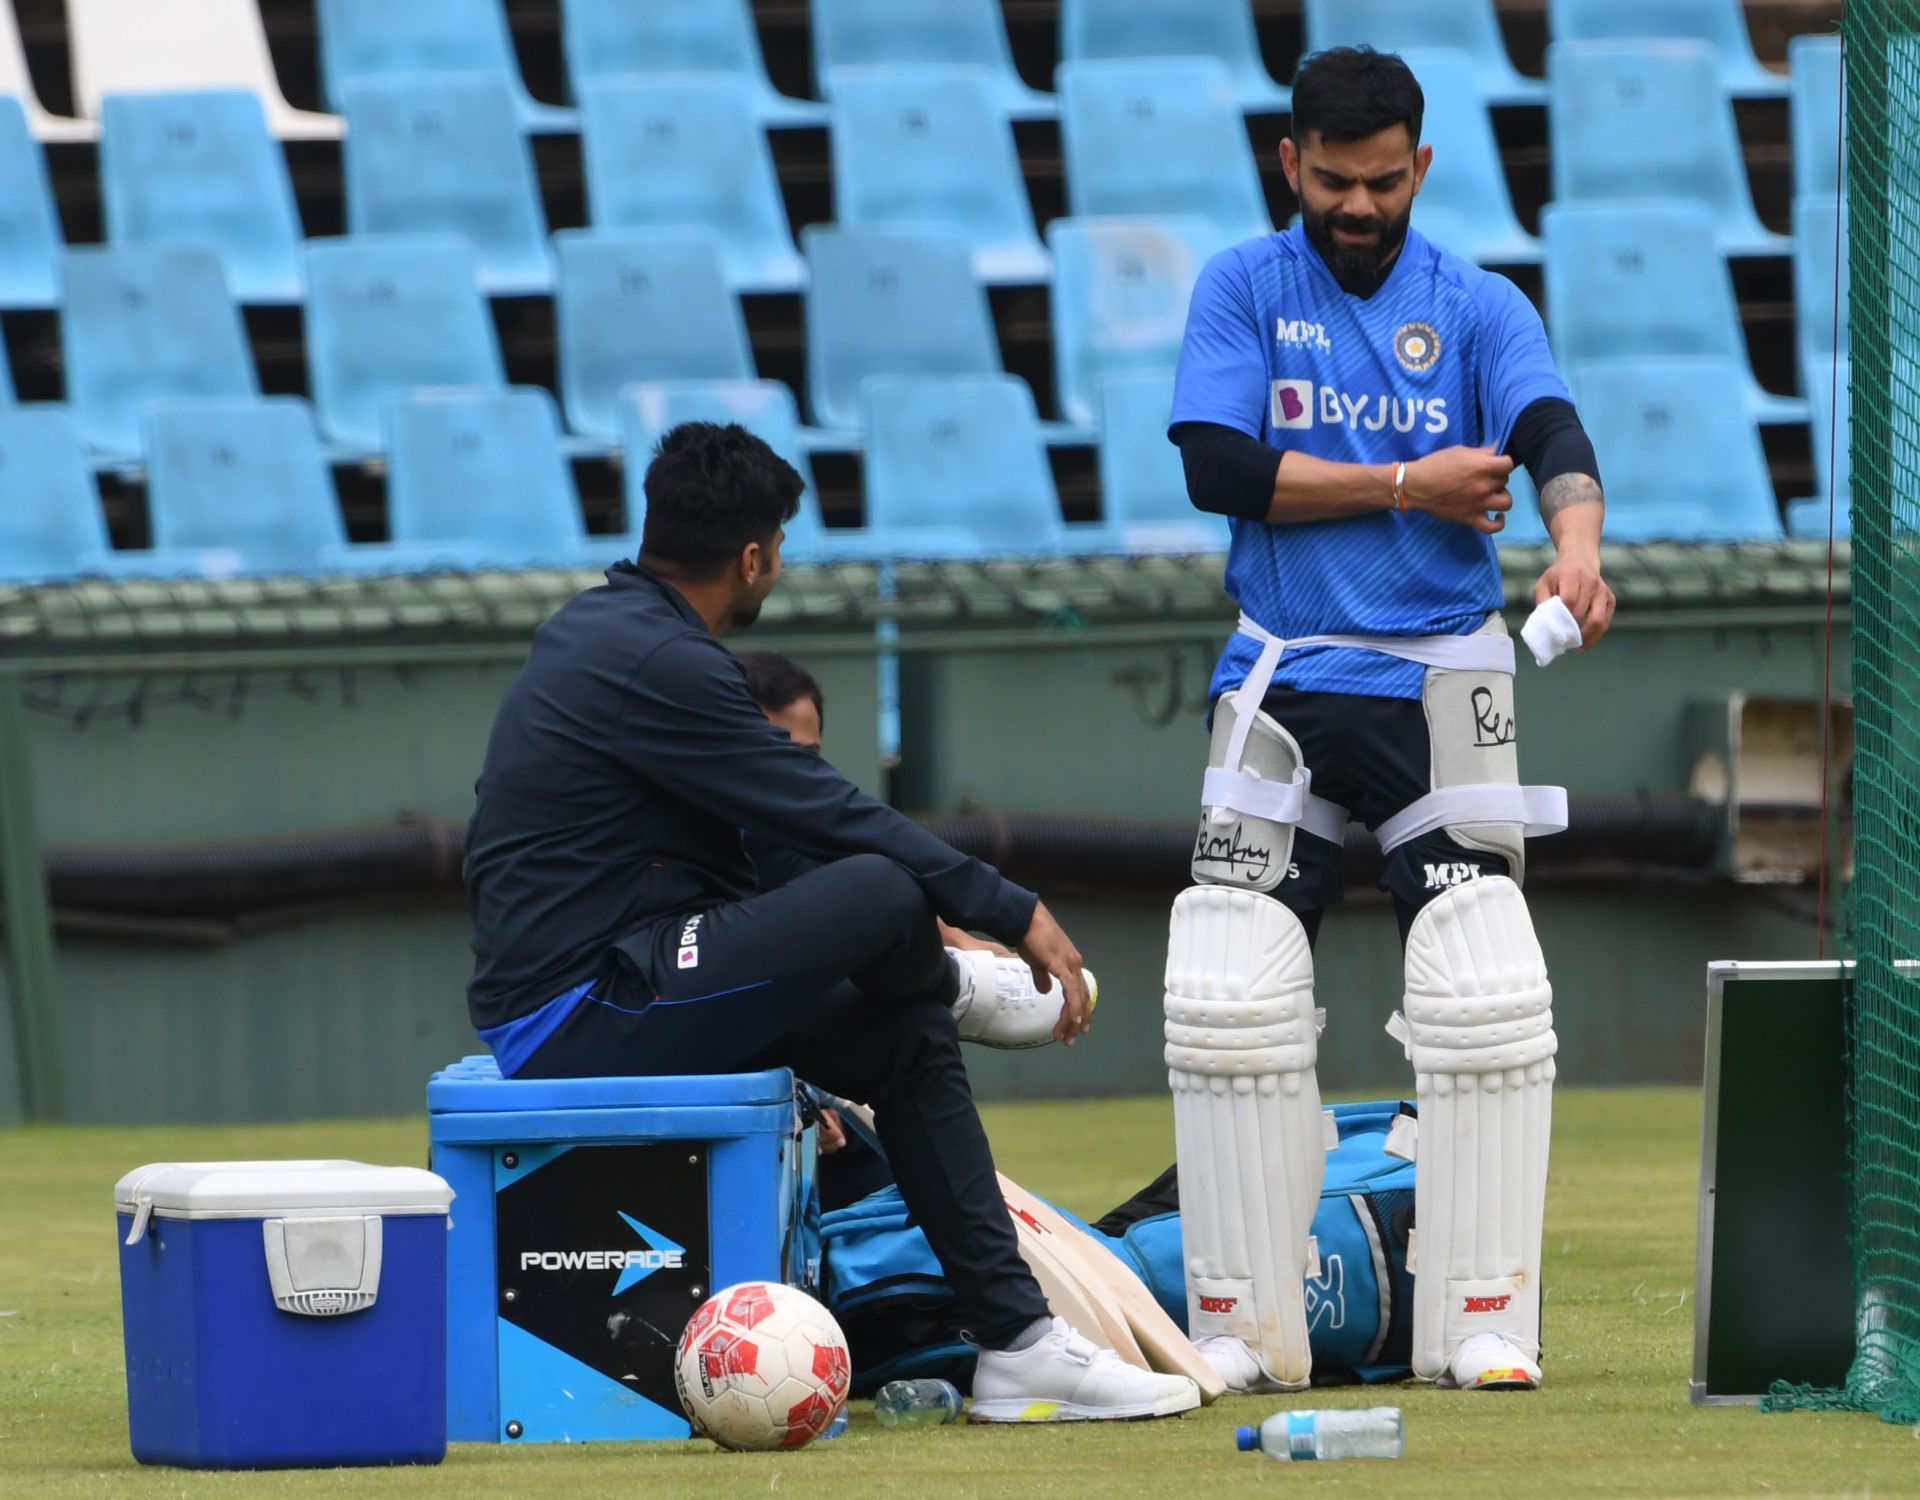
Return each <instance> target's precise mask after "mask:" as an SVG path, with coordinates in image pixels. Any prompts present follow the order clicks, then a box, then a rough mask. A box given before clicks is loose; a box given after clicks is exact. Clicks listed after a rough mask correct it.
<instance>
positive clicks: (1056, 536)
mask: <svg viewBox="0 0 1920 1500" xmlns="http://www.w3.org/2000/svg"><path fill="white" fill-rule="evenodd" d="M860 398H861V405H862V407H863V408H864V410H865V413H866V430H867V446H866V452H865V474H866V503H867V530H868V532H869V533H870V534H871V535H872V537H873V539H874V541H875V542H876V543H877V544H879V545H881V546H884V547H886V548H887V549H889V550H890V551H891V552H893V553H894V554H895V555H897V556H901V557H914V556H928V555H934V556H941V555H950V552H951V549H952V547H953V546H954V545H955V544H956V542H959V541H961V540H962V538H959V537H955V536H954V535H953V533H954V529H955V528H959V529H960V531H961V532H962V533H964V540H965V543H966V545H968V546H969V547H970V549H971V553H972V555H976V556H993V555H996V554H997V555H1016V556H1052V555H1054V554H1057V553H1058V552H1059V551H1060V550H1061V547H1062V543H1063V541H1064V528H1063V526H1062V524H1061V520H1060V502H1059V498H1058V496H1057V495H1056V494H1055V491H1054V486H1053V472H1052V470H1051V468H1050V467H1049V466H1048V463H1047V454H1046V448H1045V446H1044V445H1043V444H1042V442H1041V438H1040V427H1039V423H1038V421H1037V420H1036V419H1035V416H1034V409H1033V393H1032V392H1031V391H1030V390H1028V389H1027V386H1026V383H1025V382H1024V381H1021V380H1017V379H1015V378H1014V377H1013V376H1010V375H977V376H959V377H947V378H930V377H925V376H909V377H897V376H881V377H876V378H874V379H871V380H868V381H867V382H866V383H865V384H863V385H862V386H861V388H860Z"/></svg>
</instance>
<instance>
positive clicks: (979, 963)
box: [947, 948, 1100, 1050]
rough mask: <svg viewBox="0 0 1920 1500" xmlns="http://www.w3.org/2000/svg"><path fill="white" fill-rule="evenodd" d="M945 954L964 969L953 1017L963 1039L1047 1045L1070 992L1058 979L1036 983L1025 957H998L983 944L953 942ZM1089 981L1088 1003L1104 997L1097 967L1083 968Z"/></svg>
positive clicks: (1008, 1044) (995, 1043) (1014, 1046)
mask: <svg viewBox="0 0 1920 1500" xmlns="http://www.w3.org/2000/svg"><path fill="white" fill-rule="evenodd" d="M947 956H948V957H950V958H951V959H952V960H953V966H954V968H955V969H956V970H958V971H959V974H960V994H959V997H958V998H957V999H955V1000H954V1002H953V1018H954V1019H955V1020H956V1021H958V1022H959V1023H960V1040H961V1041H963V1042H978V1043H979V1044H980V1045H981V1046H983V1047H1002V1048H1007V1049H1010V1050H1017V1049H1019V1048H1022V1047H1044V1046H1046V1045H1047V1043H1048V1042H1050V1041H1052V1040H1053V1028H1054V1026H1055V1025H1057V1024H1058V1023H1059V1020H1060V1007H1061V1006H1063V1005H1064V1004H1066V996H1065V995H1064V994H1062V993H1061V992H1060V988H1059V986H1058V985H1055V984H1054V983H1052V981H1051V980H1049V981H1048V985H1047V988H1046V989H1044V990H1036V989H1035V988H1034V987H1033V970H1032V969H1030V968H1028V967H1027V961H1026V960H1025V959H1024V958H1000V957H998V956H996V955H995V954H992V953H989V952H988V951H987V950H986V949H984V948H949V949H947ZM1080 974H1081V977H1082V978H1084V979H1085V980H1086V982H1087V1009H1088V1010H1089V1011H1091V1010H1092V1009H1093V1007H1094V1005H1095V1004H1097V1003H1098V1001H1099V998H1100V985H1099V981H1097V980H1096V979H1095V978H1094V977H1093V970H1091V969H1082V970H1081V971H1080Z"/></svg>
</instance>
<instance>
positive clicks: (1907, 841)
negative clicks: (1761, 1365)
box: [1772, 0, 1920, 1424]
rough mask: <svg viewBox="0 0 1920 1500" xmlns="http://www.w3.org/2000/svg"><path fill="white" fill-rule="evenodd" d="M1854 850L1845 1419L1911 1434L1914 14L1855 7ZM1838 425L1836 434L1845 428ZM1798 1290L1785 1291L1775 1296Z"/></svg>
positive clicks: (1917, 646) (1878, 1) (1916, 708)
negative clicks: (1850, 1273) (1872, 1418)
mask: <svg viewBox="0 0 1920 1500" xmlns="http://www.w3.org/2000/svg"><path fill="white" fill-rule="evenodd" d="M1844 29H1845V97H1846V115H1847V126H1846V152H1847V167H1846V172H1845V176H1844V179H1843V180H1844V181H1845V184H1846V196H1845V200H1844V201H1843V207H1846V208H1847V214H1846V222H1847V224H1848V232H1849V236H1850V249H1849V251H1848V262H1847V263H1848V269H1849V271H1850V273H1851V277H1852V290H1851V294H1850V301H1849V308H1848V316H1849V322H1850V325H1851V330H1852V367H1851V373H1850V375H1849V373H1848V371H1847V364H1846V360H1845V355H1844V348H1843V346H1838V345H1837V346H1836V347H1839V348H1841V353H1842V359H1841V366H1840V369H1841V373H1840V376H1839V379H1840V381H1842V382H1844V383H1845V385H1844V387H1843V388H1844V389H1847V390H1850V392H1851V396H1852V418H1853V420H1852V500H1853V559H1852V561H1853V690H1854V727H1855V735H1856V740H1855V753H1854V783H1853V785H1854V841H1855V876H1854V884H1853V891H1852V901H1851V905H1852V920H1851V923H1850V945H1851V947H1852V952H1853V958H1854V960H1855V964H1854V971H1853V983H1852V986H1851V991H1850V1004H1851V1027H1850V1034H1851V1043H1850V1047H1851V1058H1850V1077H1851V1088H1850V1106H1851V1110H1852V1119H1851V1122H1850V1127H1849V1132H1848V1134H1849V1139H1850V1141H1851V1143H1852V1150H1853V1161H1852V1200H1853V1246H1854V1284H1855V1309H1856V1341H1857V1349H1856V1354H1855V1357H1854V1364H1853V1369H1852V1371H1851V1372H1850V1373H1849V1375H1848V1377H1847V1384H1846V1388H1845V1389H1844V1391H1825V1392H1822V1391H1808V1390H1804V1389H1783V1390H1780V1391H1778V1392H1776V1393H1775V1396H1774V1398H1773V1402H1772V1404H1774V1405H1775V1406H1796V1405H1798V1406H1807V1405H1812V1406H1848V1407H1854V1408H1860V1409H1865V1410H1870V1411H1877V1412H1879V1413H1880V1415H1881V1416H1882V1417H1884V1418H1885V1419H1886V1420H1887V1421H1889V1422H1901V1423H1908V1424H1912V1423H1920V971H1916V969H1915V968H1914V967H1913V960H1914V959H1915V958H1916V957H1920V547H1916V537H1920V0H1853V3H1852V4H1851V5H1849V6H1848V8H1847V19H1846V22H1845V28H1844ZM1843 420H1844V419H1843ZM1791 1294H1792V1293H1791V1289H1790V1288H1786V1287H1783V1288H1781V1295H1782V1296H1790V1295H1791Z"/></svg>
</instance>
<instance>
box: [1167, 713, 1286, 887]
mask: <svg viewBox="0 0 1920 1500" xmlns="http://www.w3.org/2000/svg"><path fill="white" fill-rule="evenodd" d="M1236 721H1237V714H1236V711H1235V708H1234V695H1233V694H1232V693H1228V694H1226V695H1225V696H1223V697H1222V698H1221V699H1220V701H1219V702H1218V703H1216V704H1215V705H1214V708H1213V740H1212V743H1211V744H1210V745H1209V747H1208V751H1207V769H1208V770H1209V771H1212V770H1219V769H1222V768H1227V762H1228V759H1229V757H1230V755H1231V753H1232V745H1233V739H1234V725H1235V723H1236ZM1300 766H1301V759H1300V745H1299V742H1298V741H1296V740H1295V739H1294V737H1293V736H1292V735H1290V734H1288V733H1287V731H1286V730H1284V729H1282V728H1281V727H1280V725H1279V723H1278V722H1276V721H1275V719H1274V718H1273V716H1272V715H1271V714H1268V713H1266V712H1264V711H1263V710H1258V709H1256V710H1255V711H1254V715H1253V723H1252V724H1250V725H1249V726H1248V727H1247V737H1246V745H1245V748H1244V749H1243V750H1242V751H1241V754H1240V763H1239V765H1238V766H1236V767H1231V768H1230V769H1235V770H1239V771H1243V772H1246V773H1247V774H1249V775H1252V776H1254V777H1257V778H1258V779H1259V780H1260V781H1261V782H1263V783H1265V784H1267V785H1269V786H1273V787H1284V786H1286V785H1287V784H1288V783H1290V782H1292V781H1293V780H1294V778H1295V777H1296V776H1297V775H1298V774H1299V771H1300ZM1203 800H1205V799H1204V795H1203ZM1293 832H1294V825H1293V824H1292V823H1290V822H1286V821H1279V820H1275V819H1272V818H1263V817H1260V816H1259V815H1257V814H1255V813H1251V812H1247V811H1244V810H1242V809H1238V808H1233V807H1227V806H1224V805H1220V804H1215V805H1211V806H1206V807H1202V808H1201V809H1200V832H1199V834H1198V836H1197V837H1196V838H1195V839H1194V843H1193V862H1192V865H1191V869H1192V872H1193V878H1194V879H1195V880H1200V881H1213V882H1216V883H1217V884H1220V885H1237V886H1244V887H1246V888H1247V889H1248V890H1250V891H1270V890H1272V889H1273V888H1274V887H1275V886H1277V885H1278V884H1280V882H1281V881H1283V880H1285V879H1286V878H1287V865H1288V863H1289V862H1290V861H1291V860H1292V859H1293Z"/></svg>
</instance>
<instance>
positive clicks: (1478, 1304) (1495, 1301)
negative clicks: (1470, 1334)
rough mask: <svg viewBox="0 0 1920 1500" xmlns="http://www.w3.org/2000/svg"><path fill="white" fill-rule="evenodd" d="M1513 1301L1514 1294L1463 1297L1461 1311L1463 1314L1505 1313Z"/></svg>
mask: <svg viewBox="0 0 1920 1500" xmlns="http://www.w3.org/2000/svg"><path fill="white" fill-rule="evenodd" d="M1511 1301H1513V1294H1512V1293H1511V1292H1506V1293H1503V1294H1501V1295H1500V1296H1498V1297H1462V1298H1461V1299H1460V1311H1461V1312H1463V1313H1497V1312H1505V1311H1506V1310H1507V1304H1508V1303H1510V1302H1511Z"/></svg>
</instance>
